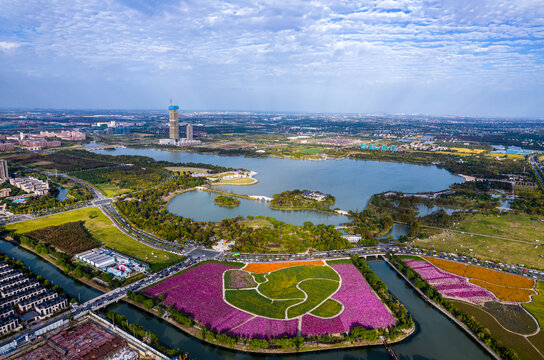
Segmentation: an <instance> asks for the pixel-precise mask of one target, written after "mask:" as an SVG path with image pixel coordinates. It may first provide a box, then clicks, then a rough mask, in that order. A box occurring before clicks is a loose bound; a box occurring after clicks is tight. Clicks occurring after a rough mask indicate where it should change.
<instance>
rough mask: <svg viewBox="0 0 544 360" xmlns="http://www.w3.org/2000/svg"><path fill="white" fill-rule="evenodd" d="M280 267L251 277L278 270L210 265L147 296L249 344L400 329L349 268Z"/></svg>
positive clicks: (342, 265)
mask: <svg viewBox="0 0 544 360" xmlns="http://www.w3.org/2000/svg"><path fill="white" fill-rule="evenodd" d="M283 264H286V265H285V266H284V267H281V268H278V269H269V271H268V272H266V273H263V272H261V273H253V272H250V271H248V270H247V269H248V268H250V269H251V268H252V267H253V268H255V269H256V270H263V267H261V265H273V264H269V263H265V264H249V265H247V266H245V267H244V268H243V269H240V267H239V265H237V264H229V263H216V262H206V263H203V264H201V265H200V266H198V268H195V267H193V268H190V269H188V271H186V272H184V273H182V274H180V275H177V276H175V277H171V278H169V279H167V280H165V281H164V282H162V283H160V284H158V285H154V286H152V287H150V288H148V289H146V290H145V291H144V293H145V294H146V295H149V296H153V297H155V298H160V297H164V304H165V305H167V306H170V305H173V306H175V307H176V308H177V309H178V310H180V311H183V312H184V313H187V314H189V315H190V316H192V317H193V318H194V319H195V321H197V322H198V323H200V324H203V325H206V326H208V327H209V328H211V329H213V330H215V331H218V332H223V333H228V334H231V335H237V336H245V337H249V338H254V337H262V338H274V337H281V336H284V335H289V336H295V335H296V334H297V328H298V329H301V333H302V335H308V336H312V335H319V334H327V333H330V334H335V333H343V332H348V331H349V330H350V329H351V328H352V327H353V326H364V327H366V328H380V327H387V326H391V325H394V324H395V319H394V317H393V315H392V314H391V312H390V311H389V309H388V308H387V307H386V306H385V305H384V304H383V303H382V302H381V300H380V299H379V298H378V296H377V295H376V294H375V293H374V292H373V291H372V290H371V288H370V286H369V285H368V283H367V282H366V280H365V279H364V277H363V276H362V275H361V273H360V272H359V271H358V270H357V269H356V268H355V267H354V266H353V265H352V264H348V263H339V264H332V265H330V266H329V265H326V264H325V263H323V262H319V263H318V264H314V265H309V264H305V265H300V266H298V265H299V263H283ZM287 264H289V265H291V266H287ZM250 265H251V267H250ZM295 265H296V266H295ZM188 289H190V290H191V291H188ZM257 289H258V291H257Z"/></svg>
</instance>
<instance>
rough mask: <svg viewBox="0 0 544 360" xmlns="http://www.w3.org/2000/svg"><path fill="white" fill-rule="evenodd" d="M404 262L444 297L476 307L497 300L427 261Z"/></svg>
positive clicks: (488, 293) (488, 292) (487, 291)
mask: <svg viewBox="0 0 544 360" xmlns="http://www.w3.org/2000/svg"><path fill="white" fill-rule="evenodd" d="M404 262H405V263H406V264H408V266H410V267H411V268H412V269H414V271H416V272H417V273H418V274H419V275H421V277H422V278H423V279H424V280H426V281H427V282H428V283H429V284H431V285H433V286H434V287H435V288H436V290H438V291H439V292H440V293H441V294H442V295H444V296H446V297H449V298H453V299H459V300H464V301H468V302H471V303H473V304H476V305H479V304H483V303H485V302H486V301H492V300H498V299H497V298H496V297H495V295H493V293H491V292H490V291H489V290H487V289H484V288H482V287H479V286H477V285H474V284H471V283H470V282H469V281H468V279H467V278H465V277H462V276H458V275H454V274H451V273H449V272H447V271H444V270H442V269H439V268H437V267H436V266H434V265H433V264H431V263H429V262H427V261H418V260H404Z"/></svg>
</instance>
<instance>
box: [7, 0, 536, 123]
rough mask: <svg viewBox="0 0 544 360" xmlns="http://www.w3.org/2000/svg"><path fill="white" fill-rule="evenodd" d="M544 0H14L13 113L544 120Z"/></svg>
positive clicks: (10, 1)
mask: <svg viewBox="0 0 544 360" xmlns="http://www.w3.org/2000/svg"><path fill="white" fill-rule="evenodd" d="M543 64H544V0H445V1H419V0H396V1H395V0H372V1H349V0H344V1H342V0H303V1H300V0H286V1H269V0H265V1H230V2H226V1H218V0H205V1H202V0H200V1H199V0H190V1H177V0H163V1H159V0H149V1H145V0H119V1H115V0H72V1H60V0H41V1H35V0H24V1H18V0H0V107H45V108H117V109H160V108H166V107H167V106H168V101H169V99H170V98H173V99H174V101H175V102H176V103H177V104H179V105H180V106H181V107H182V109H193V110H260V111H280V112H281V111H295V112H297V111H306V112H359V113H390V114H398V113H419V114H434V115H474V116H508V117H510V116H522V117H542V116H544V106H543V104H544V65H543Z"/></svg>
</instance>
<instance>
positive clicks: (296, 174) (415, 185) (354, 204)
mask: <svg viewBox="0 0 544 360" xmlns="http://www.w3.org/2000/svg"><path fill="white" fill-rule="evenodd" d="M95 152H96V153H99V154H106V155H143V156H149V157H151V158H153V159H156V160H166V161H171V162H174V163H184V162H201V163H208V164H214V165H222V166H226V167H233V168H244V169H248V170H253V171H256V172H257V173H258V175H256V179H258V180H259V182H258V183H257V184H255V185H250V186H221V187H219V188H220V189H221V190H224V191H228V192H235V193H240V194H246V195H265V196H269V197H272V196H273V195H274V194H276V193H279V192H282V191H285V190H293V189H310V190H319V191H321V192H325V193H329V194H332V195H333V196H335V198H336V204H335V205H334V207H335V208H340V209H342V210H346V211H347V210H363V209H364V208H365V207H366V205H367V203H368V200H369V199H370V197H371V196H372V195H374V194H377V193H381V192H384V191H389V190H394V191H402V192H407V193H414V192H427V191H439V190H443V189H446V188H448V187H449V186H450V185H451V184H453V183H455V182H461V181H463V178H461V177H459V176H456V175H453V174H451V173H449V172H448V171H446V170H443V169H439V168H437V167H435V166H420V165H411V164H401V163H391V162H378V161H361V160H351V159H341V160H325V161H313V160H294V159H277V158H264V159H256V158H245V157H241V156H219V155H205V154H195V153H187V152H174V151H162V150H156V149H128V148H126V149H123V148H120V149H115V150H98V151H95ZM184 197H188V198H189V199H186V200H183V198H184ZM207 197H208V195H202V194H198V193H185V194H181V195H179V196H178V197H177V198H175V199H174V200H172V202H171V204H170V205H169V207H168V209H169V210H170V211H171V212H173V213H176V214H179V215H182V216H188V217H191V218H194V220H206V221H217V220H218V219H220V218H222V216H225V217H231V216H230V214H234V213H236V212H239V213H240V214H242V213H245V214H248V215H249V214H251V215H267V216H273V217H277V218H280V217H285V216H288V214H287V215H285V216H284V215H281V214H280V213H279V212H277V211H272V210H270V209H268V207H267V204H266V203H261V204H259V203H255V204H249V203H247V204H244V206H243V207H242V205H241V206H240V209H238V210H236V209H234V211H230V209H226V210H225V209H223V210H218V209H216V208H215V207H214V206H215V205H214V204H213V202H211V201H209V200H210V199H208V198H207ZM188 205H190V207H188ZM188 208H191V211H190V214H189V213H188V211H187V209H188ZM193 210H194V211H193ZM249 211H255V212H253V213H250V212H249ZM197 217H198V218H197ZM225 217H223V218H225ZM304 221H312V222H314V223H321V222H320V221H324V222H323V223H326V224H339V223H342V222H344V221H345V219H341V218H336V219H335V218H334V217H333V216H330V215H326V216H325V218H323V215H322V214H319V213H315V212H312V211H309V212H308V211H306V212H299V213H295V214H294V215H292V219H290V221H289V222H291V223H297V224H299V223H303V222H304Z"/></svg>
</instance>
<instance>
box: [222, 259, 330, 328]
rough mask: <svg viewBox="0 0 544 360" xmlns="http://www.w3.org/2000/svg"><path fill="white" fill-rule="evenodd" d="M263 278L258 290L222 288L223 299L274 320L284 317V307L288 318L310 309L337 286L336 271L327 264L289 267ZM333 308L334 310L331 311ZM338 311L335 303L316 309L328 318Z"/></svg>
mask: <svg viewBox="0 0 544 360" xmlns="http://www.w3.org/2000/svg"><path fill="white" fill-rule="evenodd" d="M260 275H262V274H260ZM266 278H267V279H268V281H266V282H262V283H259V285H258V288H257V289H258V292H257V291H256V290H253V289H251V290H248V289H241V290H225V297H226V300H227V301H228V302H229V303H231V304H232V305H234V306H236V307H238V308H240V309H242V310H245V311H248V312H250V313H253V314H256V315H261V316H266V317H272V318H277V319H284V318H285V317H286V314H285V311H286V310H287V318H289V319H291V318H295V317H297V316H300V315H303V314H305V313H307V312H309V311H312V310H313V309H314V308H315V307H316V306H318V305H319V304H320V303H321V302H323V301H324V300H326V299H327V298H328V297H329V296H330V295H332V294H333V293H334V292H335V291H336V289H338V287H339V285H340V283H339V280H340V277H339V275H338V273H337V272H336V271H334V270H333V269H332V268H330V267H328V266H315V265H303V266H293V267H288V268H283V269H279V270H276V271H273V272H271V273H270V274H268V275H266ZM262 279H265V278H264V276H263V277H262ZM227 280H228V279H227ZM259 280H261V279H259ZM225 286H227V284H225ZM292 305H294V306H292ZM289 306H292V307H291V308H289ZM287 308H289V309H287ZM340 308H341V306H340ZM334 309H336V310H337V311H336V312H335V313H334V314H332V311H333V310H334ZM338 311H339V307H338V305H334V304H328V305H326V306H325V307H323V308H322V309H320V310H319V312H321V313H323V314H325V315H324V317H331V316H333V315H335V314H337V313H338Z"/></svg>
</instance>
